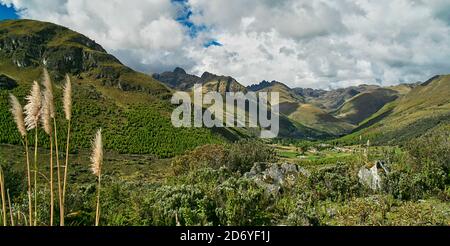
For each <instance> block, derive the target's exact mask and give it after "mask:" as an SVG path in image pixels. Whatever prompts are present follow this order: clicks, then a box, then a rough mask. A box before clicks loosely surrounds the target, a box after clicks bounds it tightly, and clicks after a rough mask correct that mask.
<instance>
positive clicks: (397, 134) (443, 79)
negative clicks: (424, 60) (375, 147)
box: [340, 75, 450, 144]
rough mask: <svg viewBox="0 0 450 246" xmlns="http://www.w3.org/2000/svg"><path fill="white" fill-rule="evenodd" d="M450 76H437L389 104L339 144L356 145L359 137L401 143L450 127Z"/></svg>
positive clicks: (381, 141)
mask: <svg viewBox="0 0 450 246" xmlns="http://www.w3.org/2000/svg"><path fill="white" fill-rule="evenodd" d="M449 98H450V75H443V76H436V77H433V78H432V79H430V80H428V81H427V82H425V83H422V84H420V85H417V86H414V88H412V89H411V90H410V92H408V93H407V94H405V95H403V96H401V97H399V98H398V99H397V100H395V101H393V102H391V103H388V104H386V105H385V106H384V107H383V108H381V109H380V110H379V111H378V112H377V113H375V114H374V115H372V116H371V117H369V118H367V119H366V120H364V121H363V122H361V124H360V126H359V127H358V128H356V129H355V131H354V132H353V133H352V134H350V135H348V136H345V137H343V138H341V139H340V141H342V142H344V143H352V142H356V141H357V139H358V138H359V136H363V137H365V138H370V139H373V141H375V142H377V143H391V144H398V143H401V142H402V141H405V140H408V139H411V138H414V137H418V136H421V135H423V134H424V133H426V132H429V131H433V129H434V128H436V127H439V126H441V125H448V124H450V100H449Z"/></svg>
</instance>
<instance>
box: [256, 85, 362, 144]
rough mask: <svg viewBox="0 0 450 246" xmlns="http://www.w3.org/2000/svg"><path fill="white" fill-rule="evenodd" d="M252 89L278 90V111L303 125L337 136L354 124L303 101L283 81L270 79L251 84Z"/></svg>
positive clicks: (262, 90) (349, 129)
mask: <svg viewBox="0 0 450 246" xmlns="http://www.w3.org/2000/svg"><path fill="white" fill-rule="evenodd" d="M250 88H252V89H253V90H255V89H258V88H261V89H260V90H258V92H278V93H279V95H280V112H281V113H282V114H284V115H286V116H287V117H288V118H289V119H291V120H292V121H294V122H296V123H297V124H300V125H302V126H304V127H308V128H310V129H314V130H315V131H318V132H322V133H326V134H328V135H329V136H337V135H342V134H345V133H348V132H350V131H351V130H352V129H353V128H354V126H353V125H351V124H349V123H347V122H345V121H343V120H340V119H337V118H336V117H334V116H333V115H331V114H329V113H328V112H326V111H325V110H323V109H320V108H318V107H316V106H314V105H312V104H307V103H304V102H305V99H304V97H303V96H302V95H299V94H298V93H296V92H295V91H294V90H292V89H291V88H289V87H288V86H286V85H285V84H283V83H280V82H277V81H272V82H270V83H267V82H265V81H263V82H261V83H260V85H259V86H258V85H253V86H251V87H250Z"/></svg>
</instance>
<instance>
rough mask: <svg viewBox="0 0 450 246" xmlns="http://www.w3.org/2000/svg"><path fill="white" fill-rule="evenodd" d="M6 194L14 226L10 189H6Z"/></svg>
mask: <svg viewBox="0 0 450 246" xmlns="http://www.w3.org/2000/svg"><path fill="white" fill-rule="evenodd" d="M6 194H7V196H8V207H9V217H10V218H11V226H14V225H15V223H14V213H13V209H12V205H11V197H10V196H9V189H7V190H6Z"/></svg>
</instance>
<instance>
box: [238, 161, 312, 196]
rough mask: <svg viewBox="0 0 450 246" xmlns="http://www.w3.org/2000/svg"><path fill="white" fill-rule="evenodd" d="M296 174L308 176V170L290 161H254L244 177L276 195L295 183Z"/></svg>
mask: <svg viewBox="0 0 450 246" xmlns="http://www.w3.org/2000/svg"><path fill="white" fill-rule="evenodd" d="M298 175H304V176H309V172H308V171H307V170H306V169H304V168H302V167H299V166H297V165H295V164H290V163H283V164H281V165H280V164H278V163H261V162H258V163H255V164H254V165H253V167H252V169H251V170H250V171H249V172H247V173H245V174H244V177H246V178H249V179H253V180H254V181H255V182H256V183H257V184H258V185H259V186H261V187H263V188H264V189H265V190H266V191H267V192H268V193H270V194H273V195H277V194H279V193H281V192H282V191H283V189H288V188H290V187H292V186H293V185H294V184H295V181H296V179H297V177H298Z"/></svg>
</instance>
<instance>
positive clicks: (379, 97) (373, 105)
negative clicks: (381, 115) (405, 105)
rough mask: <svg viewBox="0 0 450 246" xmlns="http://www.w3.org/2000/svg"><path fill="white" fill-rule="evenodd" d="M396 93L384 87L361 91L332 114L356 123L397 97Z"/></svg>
mask: <svg viewBox="0 0 450 246" xmlns="http://www.w3.org/2000/svg"><path fill="white" fill-rule="evenodd" d="M397 94H398V93H397V91H394V90H390V89H384V88H377V89H375V90H371V91H368V92H363V93H360V94H358V95H356V96H354V97H353V98H351V99H350V100H348V101H346V102H345V103H344V104H343V105H342V106H341V107H340V108H339V109H338V110H337V111H336V112H335V113H334V115H336V117H337V118H339V119H342V120H344V121H346V122H349V123H351V124H355V125H357V124H359V123H361V121H363V120H365V119H367V118H368V117H369V116H371V115H372V114H374V113H376V112H377V111H378V110H380V109H381V108H382V107H383V106H384V105H385V104H386V103H388V102H391V101H393V100H395V99H397V97H398V95H397Z"/></svg>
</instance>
